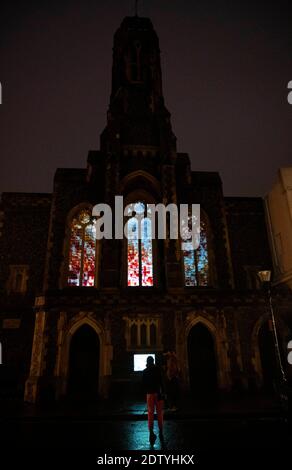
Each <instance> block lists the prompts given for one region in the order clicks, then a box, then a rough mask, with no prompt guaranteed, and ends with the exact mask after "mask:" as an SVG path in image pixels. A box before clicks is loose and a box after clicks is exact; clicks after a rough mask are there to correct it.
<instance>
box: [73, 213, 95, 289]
mask: <svg viewBox="0 0 292 470" xmlns="http://www.w3.org/2000/svg"><path fill="white" fill-rule="evenodd" d="M95 235H96V233H95V223H94V221H93V219H92V217H91V214H90V211H89V210H82V211H81V212H80V213H79V214H78V216H77V217H75V218H74V219H73V220H72V223H71V236H70V250H69V273H68V285H69V286H83V287H90V286H94V283H95V272H96V270H95V265H96V264H95V260H96V237H95Z"/></svg>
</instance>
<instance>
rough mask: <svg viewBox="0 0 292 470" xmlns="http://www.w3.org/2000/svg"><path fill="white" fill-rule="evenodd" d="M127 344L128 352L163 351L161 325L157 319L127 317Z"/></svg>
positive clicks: (141, 316)
mask: <svg viewBox="0 0 292 470" xmlns="http://www.w3.org/2000/svg"><path fill="white" fill-rule="evenodd" d="M124 320H126V342H127V349H128V350H135V351H138V350H141V351H147V350H149V349H150V350H151V348H152V349H155V350H157V349H161V348H162V344H161V331H160V330H161V325H160V319H159V318H157V317H147V316H143V315H140V316H137V317H135V318H130V317H125V318H124Z"/></svg>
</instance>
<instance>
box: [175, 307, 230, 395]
mask: <svg viewBox="0 0 292 470" xmlns="http://www.w3.org/2000/svg"><path fill="white" fill-rule="evenodd" d="M212 320H215V322H214V321H212ZM221 323H222V321H221ZM221 323H220V321H219V318H215V319H211V318H209V317H207V316H203V315H200V314H199V315H198V314H192V313H191V314H189V315H188V317H187V318H186V323H185V324H184V325H183V324H181V327H182V328H181V329H180V328H179V326H178V331H182V333H183V336H184V340H183V341H179V342H178V341H177V351H178V354H179V356H178V357H179V361H180V363H181V365H182V379H183V382H184V384H185V385H184V387H185V388H186V390H190V371H189V354H188V338H189V334H190V332H191V330H192V328H193V327H195V326H196V325H197V324H200V325H202V326H203V327H205V328H206V329H207V332H208V333H209V335H211V338H212V341H213V350H214V357H215V363H216V377H217V387H218V389H219V390H225V391H228V390H230V386H231V378H230V362H229V358H228V351H227V340H226V332H225V327H224V325H223V326H222V325H221ZM177 339H178V338H177ZM209 339H210V336H209ZM210 341H211V340H210Z"/></svg>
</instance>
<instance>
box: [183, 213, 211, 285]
mask: <svg viewBox="0 0 292 470" xmlns="http://www.w3.org/2000/svg"><path fill="white" fill-rule="evenodd" d="M183 263H184V280H185V286H187V287H188V286H192V287H194V286H207V285H208V284H209V280H210V268H209V242H208V225H207V220H206V217H205V216H204V214H202V212H201V220H200V245H199V247H198V248H197V249H196V250H194V249H193V246H192V244H191V243H188V242H185V243H184V244H183Z"/></svg>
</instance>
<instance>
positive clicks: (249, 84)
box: [0, 0, 292, 196]
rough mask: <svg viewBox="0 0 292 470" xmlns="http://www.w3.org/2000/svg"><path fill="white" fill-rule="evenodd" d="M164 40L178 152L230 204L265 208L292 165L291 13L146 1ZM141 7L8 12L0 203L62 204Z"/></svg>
mask: <svg viewBox="0 0 292 470" xmlns="http://www.w3.org/2000/svg"><path fill="white" fill-rule="evenodd" d="M139 3H140V7H139V14H140V16H149V17H150V18H151V19H152V22H153V24H154V27H155V29H156V31H157V33H158V35H159V38H160V49H161V60H162V71H163V85H164V95H165V101H166V105H167V107H168V109H169V110H170V112H171V114H172V124H173V129H174V132H175V134H176V136H177V139H178V150H179V151H183V152H188V153H189V154H190V157H191V161H192V168H193V169H194V170H206V171H219V172H220V174H221V178H222V180H223V185H224V192H225V194H226V195H255V196H257V195H260V196H263V195H264V194H265V193H266V192H267V191H268V190H269V188H270V187H271V185H272V183H273V181H274V180H275V178H276V172H277V169H278V167H280V166H290V165H291V161H292V159H291V151H292V145H291V143H292V142H291V141H292V106H290V105H289V104H288V102H287V83H288V82H289V80H292V62H291V60H292V14H291V7H290V10H289V8H288V7H287V4H288V3H287V4H286V2H281V1H274V2H267V1H265V2H264V1H257V0H255V1H250V2H249V1H245V2H243V1H235V0H233V1H220V0H217V1H208V0H187V1H186V0H172V1H171V0H144V1H142V0H141V1H140V2H139ZM133 5H134V0H103V1H101V0H100V1H99V0H82V1H81V0H80V1H74V0H70V1H62V0H59V1H55V0H51V1H50V2H47V1H42V2H40V1H25V2H24V1H22V2H13V1H12V2H11V1H10V2H7V4H6V6H5V4H3V3H1V11H0V15H1V19H0V22H1V23H0V26H1V30H0V31H1V37H0V81H1V83H2V88H3V104H2V105H1V106H0V156H1V167H0V170H1V173H0V192H1V191H31V192H51V191H52V184H53V175H54V172H55V169H56V168H57V167H80V168H82V167H85V165H86V157H87V152H88V150H89V149H97V148H98V147H99V134H100V133H101V131H102V130H103V128H104V126H105V123H106V121H105V120H106V111H107V107H108V103H109V94H110V86H111V83H110V79H111V61H112V44H113V34H114V31H115V30H116V29H117V27H118V26H119V25H120V23H121V21H122V19H123V17H124V16H128V15H131V14H132V13H133Z"/></svg>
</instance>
